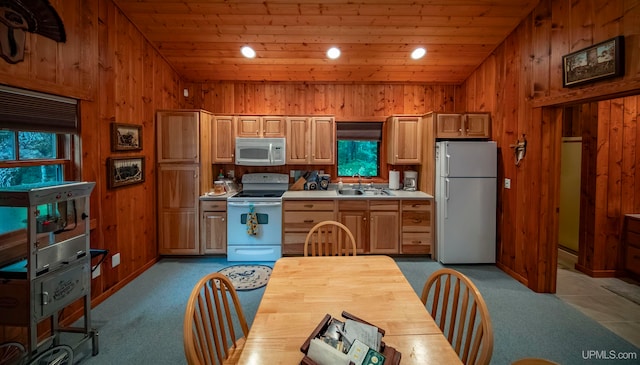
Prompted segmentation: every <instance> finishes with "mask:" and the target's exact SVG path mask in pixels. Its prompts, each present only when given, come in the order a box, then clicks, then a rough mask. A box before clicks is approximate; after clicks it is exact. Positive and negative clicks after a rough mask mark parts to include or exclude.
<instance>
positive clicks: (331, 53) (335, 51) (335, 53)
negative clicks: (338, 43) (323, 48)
mask: <svg viewBox="0 0 640 365" xmlns="http://www.w3.org/2000/svg"><path fill="white" fill-rule="evenodd" d="M327 57H329V58H331V59H332V60H335V59H336V58H338V57H340V49H339V48H337V47H331V48H329V50H328V51H327Z"/></svg>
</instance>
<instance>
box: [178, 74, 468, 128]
mask: <svg viewBox="0 0 640 365" xmlns="http://www.w3.org/2000/svg"><path fill="white" fill-rule="evenodd" d="M187 88H188V89H189V90H191V91H193V95H194V96H193V98H191V99H190V98H187V99H186V101H185V103H192V105H191V106H192V107H194V108H202V109H205V110H208V111H210V112H213V113H228V114H235V113H237V114H285V115H300V114H331V115H335V117H336V120H337V121H347V120H351V121H383V120H385V119H386V117H388V116H389V115H391V114H424V113H426V112H430V111H434V110H437V111H453V110H454V108H455V105H454V101H455V92H456V86H455V85H426V84H415V85H414V84H411V85H409V84H320V83H247V82H237V83H233V82H221V83H210V84H202V85H200V84H191V85H187ZM191 94H192V93H191V92H190V95H191Z"/></svg>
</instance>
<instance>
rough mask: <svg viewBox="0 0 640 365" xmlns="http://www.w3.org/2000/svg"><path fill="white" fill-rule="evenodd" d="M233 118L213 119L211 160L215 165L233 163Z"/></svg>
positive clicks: (219, 117)
mask: <svg viewBox="0 0 640 365" xmlns="http://www.w3.org/2000/svg"><path fill="white" fill-rule="evenodd" d="M233 124H234V117H233V116H215V117H213V127H212V128H211V129H212V134H213V140H212V143H211V155H212V156H211V158H212V161H213V162H217V163H234V162H235V148H236V139H235V134H234V127H233Z"/></svg>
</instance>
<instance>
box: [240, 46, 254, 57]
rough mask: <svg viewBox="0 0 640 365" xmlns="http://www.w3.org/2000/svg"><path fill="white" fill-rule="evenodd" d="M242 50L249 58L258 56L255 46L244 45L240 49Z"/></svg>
mask: <svg viewBox="0 0 640 365" xmlns="http://www.w3.org/2000/svg"><path fill="white" fill-rule="evenodd" d="M240 52H242V55H243V56H245V57H247V58H254V57H255V56H256V51H254V50H253V48H251V47H249V46H244V47H242V49H240Z"/></svg>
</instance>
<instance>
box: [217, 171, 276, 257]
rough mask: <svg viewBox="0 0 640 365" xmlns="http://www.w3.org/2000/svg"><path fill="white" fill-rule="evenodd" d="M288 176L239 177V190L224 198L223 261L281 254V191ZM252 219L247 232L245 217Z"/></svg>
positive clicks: (246, 175) (251, 175)
mask: <svg viewBox="0 0 640 365" xmlns="http://www.w3.org/2000/svg"><path fill="white" fill-rule="evenodd" d="M288 186H289V175H287V174H274V173H253V174H244V175H243V176H242V188H243V190H242V191H241V192H240V193H238V194H236V195H234V196H232V197H229V198H228V199H227V260H228V261H276V260H277V259H279V258H280V257H282V194H284V192H285V191H286V190H287V188H288ZM251 218H255V220H256V221H257V222H256V223H257V224H256V225H255V229H252V230H251V232H249V226H248V225H247V220H249V219H251Z"/></svg>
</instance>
